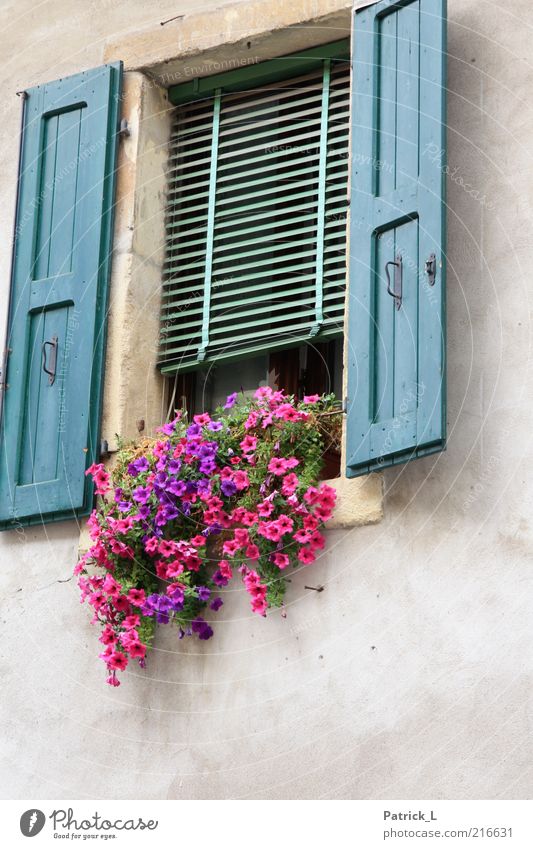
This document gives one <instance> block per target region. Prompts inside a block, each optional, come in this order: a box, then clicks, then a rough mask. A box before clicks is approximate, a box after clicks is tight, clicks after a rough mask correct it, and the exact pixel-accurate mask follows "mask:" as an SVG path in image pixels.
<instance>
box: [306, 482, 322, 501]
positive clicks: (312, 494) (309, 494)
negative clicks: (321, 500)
mask: <svg viewBox="0 0 533 849" xmlns="http://www.w3.org/2000/svg"><path fill="white" fill-rule="evenodd" d="M318 497H319V495H318V489H317V488H316V486H310V487H308V489H307V491H306V492H305V494H304V501H305V502H306V503H307V504H316V503H317V502H318Z"/></svg>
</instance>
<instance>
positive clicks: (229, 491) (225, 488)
mask: <svg viewBox="0 0 533 849" xmlns="http://www.w3.org/2000/svg"><path fill="white" fill-rule="evenodd" d="M220 489H221V491H222V493H223V495H225V496H226V497H227V498H230V497H231V496H232V495H235V493H236V492H237V487H236V486H235V484H234V483H233V481H229V480H224V481H222V483H221V484H220Z"/></svg>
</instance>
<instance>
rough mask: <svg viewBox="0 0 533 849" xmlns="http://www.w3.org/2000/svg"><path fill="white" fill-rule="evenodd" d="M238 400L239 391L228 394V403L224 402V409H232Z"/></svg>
mask: <svg viewBox="0 0 533 849" xmlns="http://www.w3.org/2000/svg"><path fill="white" fill-rule="evenodd" d="M236 400H237V393H236V392H232V393H231V395H228V397H227V398H226V403H225V404H224V409H225V410H231V408H232V407H233V406H234V404H235V402H236Z"/></svg>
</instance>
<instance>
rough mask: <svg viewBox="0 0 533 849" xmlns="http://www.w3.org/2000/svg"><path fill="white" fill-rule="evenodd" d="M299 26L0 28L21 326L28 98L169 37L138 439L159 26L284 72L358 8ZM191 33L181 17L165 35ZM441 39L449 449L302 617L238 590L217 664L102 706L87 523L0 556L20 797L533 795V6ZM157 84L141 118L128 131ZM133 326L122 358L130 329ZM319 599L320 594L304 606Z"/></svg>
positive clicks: (323, 573)
mask: <svg viewBox="0 0 533 849" xmlns="http://www.w3.org/2000/svg"><path fill="white" fill-rule="evenodd" d="M285 6H287V7H288V6H289V4H278V3H276V2H274V0H255V2H254V0H252V1H251V2H246V1H245V0H243V2H241V3H239V4H233V5H232V6H231V7H230V6H229V4H225V3H223V2H222V0H218V2H208V0H196V2H194V3H193V2H191V0H180V2H179V3H176V2H170V0H169V2H162V0H157V2H154V3H152V4H150V5H148V4H146V3H144V2H140V0H129V2H128V3H127V4H126V3H124V2H109V0H93V2H87V3H84V2H80V0H76V1H75V2H70V3H66V2H64V0H54V2H48V3H44V4H41V5H40V6H39V7H38V8H37V7H35V6H34V5H33V4H31V3H29V2H28V0H22V2H18V3H16V4H15V3H12V2H3V3H2V4H1V6H0V45H1V48H2V55H3V56H4V57H6V58H5V61H4V63H3V66H2V69H1V71H0V91H1V92H2V94H3V97H2V99H1V106H0V110H1V112H2V133H1V135H0V185H1V186H2V204H0V233H1V234H2V236H3V244H4V245H5V248H4V250H2V251H0V280H1V281H2V284H1V287H0V288H1V291H0V305H1V309H2V316H3V320H4V322H5V314H6V309H7V297H8V279H9V250H8V245H9V243H10V238H11V232H12V226H13V206H14V193H15V178H16V168H17V154H18V146H17V137H18V125H19V118H20V102H19V100H18V99H17V98H16V96H15V91H16V90H18V89H21V88H24V87H27V86H29V85H32V84H35V83H37V82H42V81H45V80H47V79H54V78H57V77H58V76H61V75H63V74H67V73H73V72H76V71H78V70H80V69H82V68H86V67H91V66H94V65H97V64H98V63H100V62H101V61H103V60H104V57H106V58H117V56H116V48H117V45H119V44H125V43H126V42H128V41H131V43H132V44H134V45H136V48H135V49H137V45H139V51H140V50H141V46H142V44H144V47H143V48H142V49H144V50H145V51H148V49H149V47H148V46H147V45H149V40H150V39H149V36H148V35H147V33H148V32H152V36H151V38H152V39H153V38H155V35H154V34H157V33H163V36H162V38H164V39H166V41H165V44H166V45H167V47H165V46H164V44H163V46H162V47H161V50H162V53H161V56H160V57H159V59H156V60H154V64H153V67H152V68H151V70H150V68H149V67H148V65H149V64H150V62H149V60H148V59H147V58H146V55H147V54H143V55H144V56H145V58H142V57H141V60H140V64H138V65H136V64H135V62H134V61H133V60H132V61H131V62H130V60H129V58H128V57H124V58H126V59H128V62H129V64H128V65H127V67H128V68H129V69H130V71H131V74H130V75H129V76H128V82H127V86H128V88H127V93H126V101H125V108H126V106H127V103H128V102H129V108H130V112H131V116H132V126H133V128H134V129H135V126H136V123H135V122H137V125H138V126H140V125H142V124H143V120H144V118H146V131H145V132H144V135H143V141H142V143H141V141H140V138H141V135H140V133H139V135H136V134H135V132H133V133H132V137H131V139H129V140H128V141H127V142H126V143H125V144H124V145H123V148H122V152H121V156H122V157H123V158H124V159H123V161H124V162H125V163H126V162H127V161H129V162H130V166H131V167H130V170H129V173H128V168H126V167H125V169H124V173H123V176H122V178H121V179H122V181H123V182H122V194H121V196H120V197H121V203H122V204H123V210H122V212H123V214H122V216H121V221H122V222H124V221H125V220H127V217H128V215H130V216H132V224H131V226H133V227H134V230H133V231H131V232H132V236H131V239H130V241H128V238H127V234H126V233H125V231H124V230H121V231H120V233H118V234H117V240H116V242H115V251H116V254H115V258H114V261H115V266H114V271H113V282H112V292H111V312H110V349H113V350H116V348H117V347H120V345H128V344H129V345H130V348H129V351H126V352H125V354H124V356H122V357H121V358H116V357H115V358H114V359H113V358H112V359H111V360H110V359H109V356H110V351H108V378H107V384H106V399H107V400H106V413H105V416H107V419H106V418H105V417H104V428H108V429H109V432H110V433H111V432H114V429H115V428H121V429H122V428H124V429H126V430H127V429H128V428H133V427H134V422H135V421H136V420H137V419H138V418H140V417H141V415H140V413H139V409H140V410H141V412H146V411H149V412H150V411H151V412H150V415H152V416H153V418H154V420H155V419H156V418H157V413H156V412H154V411H155V410H157V405H158V404H159V403H160V396H159V395H158V392H159V388H158V387H157V385H156V384H155V383H151V382H150V380H148V379H147V377H146V375H147V373H149V371H150V368H149V364H150V355H149V351H148V348H146V349H145V350H144V354H143V357H144V361H145V365H144V371H142V370H140V364H139V363H138V368H139V370H140V373H139V374H136V372H135V368H134V367H133V366H134V365H135V364H134V363H133V364H132V367H131V369H130V371H129V372H128V371H125V370H124V361H125V359H127V356H128V353H129V352H131V350H136V349H137V347H138V346H141V348H142V346H143V345H146V339H145V337H146V335H147V334H149V333H151V332H152V329H153V328H154V327H155V323H156V320H157V280H158V268H159V263H160V261H161V257H160V255H159V254H158V249H159V247H160V245H159V244H156V243H155V241H154V240H155V236H154V233H156V232H157V229H158V228H159V226H160V220H159V219H158V216H159V215H160V209H161V204H160V203H155V202H154V194H153V193H152V191H151V189H150V188H149V187H150V186H151V184H152V183H153V184H154V186H157V191H158V192H159V191H164V186H163V183H164V180H163V174H164V162H163V157H162V154H161V149H162V148H161V146H162V145H163V143H164V134H165V124H164V121H163V122H160V121H158V122H152V121H151V120H149V119H150V116H152V117H153V116H154V115H155V114H157V113H158V112H164V109H165V108H166V107H165V102H164V94H162V93H161V92H160V90H159V88H157V86H155V85H154V86H153V87H150V86H148V83H147V81H146V80H147V78H148V80H150V79H151V80H152V81H157V80H158V79H159V81H161V80H160V75H161V73H164V72H163V71H162V66H161V67H159V66H158V65H157V62H162V63H164V62H165V57H166V56H167V54H166V53H165V52H164V51H165V50H167V48H168V44H169V43H170V42H172V36H170V35H169V33H170V32H171V30H169V29H167V27H174V30H173V32H174V34H175V41H176V43H179V44H181V45H182V47H183V45H184V38H185V36H184V33H185V32H186V27H187V26H189V24H190V19H189V23H187V20H188V16H191V17H192V16H194V17H197V16H199V15H201V18H202V21H203V23H202V28H201V30H202V33H203V35H201V37H200V36H197V38H198V41H197V42H196V46H197V48H198V50H197V53H198V54H201V52H202V51H201V45H202V44H204V47H205V48H208V49H209V50H213V51H215V52H214V53H213V54H212V56H211V58H212V59H213V61H218V60H217V59H216V56H217V55H220V54H217V53H216V49H215V48H216V45H217V44H221V43H223V42H224V41H232V42H233V43H234V44H236V45H237V46H236V47H235V48H234V49H235V51H236V52H237V53H238V51H240V50H241V49H243V45H244V47H246V44H247V42H248V41H250V42H251V47H250V48H249V50H251V51H253V50H254V39H257V40H258V42H259V46H258V47H257V50H260V49H261V50H262V49H265V50H269V51H272V49H273V48H272V45H273V44H274V43H276V42H275V38H274V36H275V35H276V30H277V21H281V22H282V23H283V26H284V27H287V26H289V27H293V28H295V29H296V30H297V31H299V32H300V33H303V32H308V30H309V29H313V30H316V26H317V25H320V23H318V24H317V21H318V22H320V19H321V17H323V15H330V14H335V15H337V13H339V14H340V17H341V19H342V20H346V9H347V4H346V3H345V2H342V3H341V2H339V3H335V2H333V0H332V2H329V0H328V2H321V0H317V2H315V3H311V2H295V3H291V4H290V11H288V10H287V8H285ZM241 12H242V17H239V15H240V14H241ZM261 12H263V16H264V20H265V21H266V25H265V27H264V29H265V30H268V31H269V32H271V33H272V35H271V36H270V37H268V38H267V37H263V36H261V35H260V33H261V32H262V30H261V28H260V22H259V23H258V22H257V19H258V18H260V17H261ZM341 13H342V14H341ZM177 14H184V15H185V16H186V17H185V18H184V19H183V21H176V22H172V23H169V24H165V26H163V27H161V26H160V22H161V21H164V20H166V19H168V18H171V17H173V16H175V15H177ZM343 15H344V17H343ZM254 16H255V17H254ZM291 16H292V17H291ZM298 16H300V18H298ZM496 16H497V23H498V26H497V27H496V26H495V20H496ZM449 17H450V24H449V65H448V67H449V82H448V84H449V116H448V118H449V157H448V161H449V166H448V171H449V173H448V217H449V233H448V352H449V356H448V417H449V434H450V439H449V445H448V450H447V452H445V453H444V454H441V455H436V456H433V457H429V458H426V459H424V460H418V461H416V462H413V463H411V464H410V465H408V466H405V467H400V468H397V469H395V470H392V471H388V472H385V473H384V475H383V482H384V491H385V500H384V518H383V520H382V521H381V522H379V523H378V524H372V525H366V526H363V527H357V528H344V529H339V530H332V531H330V532H329V534H328V547H327V552H326V554H325V555H324V557H323V558H322V559H321V560H320V561H319V562H318V563H317V564H315V565H313V566H312V567H311V568H307V569H306V570H300V571H297V572H295V574H294V575H293V581H292V584H291V586H290V590H289V593H288V596H287V604H286V608H285V611H284V614H282V613H281V612H279V611H277V612H273V613H272V614H271V615H269V616H268V618H267V619H265V620H263V619H260V618H258V617H253V616H252V614H251V613H250V612H249V608H248V604H247V601H246V599H245V597H244V593H243V592H242V591H241V589H240V587H239V586H238V585H234V586H230V587H229V592H228V593H227V597H226V604H225V606H224V608H223V609H222V611H221V612H220V614H222V615H220V614H219V619H220V621H219V624H218V627H217V629H216V634H215V638H214V639H213V640H212V641H210V642H209V643H207V644H205V645H203V644H200V643H198V642H196V643H193V642H189V643H188V644H183V643H178V641H177V639H176V636H175V634H174V633H172V632H171V631H170V630H169V629H166V630H165V629H164V628H162V629H161V630H160V633H159V635H158V639H157V644H156V645H157V647H156V649H155V651H154V652H153V655H152V657H151V659H150V662H149V666H148V669H147V670H146V671H145V672H142V671H141V670H139V672H138V674H136V673H135V672H132V674H131V675H124V676H123V684H122V686H121V687H120V688H118V689H116V690H112V689H111V688H108V687H107V686H106V685H105V682H104V675H103V668H102V667H101V663H100V661H98V660H97V658H96V654H97V651H98V646H99V644H98V642H97V639H96V633H95V631H94V629H93V628H92V627H91V626H90V624H89V622H88V616H87V612H86V611H85V610H84V609H83V608H80V605H79V603H78V594H77V589H76V586H75V582H74V580H73V579H71V578H70V575H71V569H72V565H73V563H74V562H75V559H76V552H77V548H78V542H79V528H78V527H77V524H76V523H75V522H65V523H61V524H57V525H47V526H45V527H43V528H29V529H19V530H18V531H12V532H8V533H3V534H1V535H0V592H1V594H2V607H1V611H2V616H1V631H0V670H1V675H2V694H3V697H2V705H1V710H2V718H1V720H0V724H1V727H2V729H3V732H4V733H3V746H2V750H1V754H0V759H1V769H0V793H1V794H2V795H3V797H6V798H56V797H67V798H68V797H70V798H84V797H88V798H106V797H108V798H163V799H164V798H182V797H183V798H191V797H192V798H225V797H232V798H237V797H239V798H240V797H258V798H321V797H326V798H496V797H502V798H530V797H531V794H532V790H533V767H532V766H531V764H532V763H533V760H532V754H533V752H532V749H533V743H532V739H531V734H530V728H531V723H532V721H533V696H532V693H533V687H532V683H533V681H532V679H533V654H532V651H531V644H532V638H533V624H532V623H533V616H532V615H531V614H532V612H533V600H532V596H531V565H532V556H531V553H532V543H533V527H532V522H531V514H532V501H533V497H532V485H531V475H530V474H529V467H530V466H531V462H532V459H533V457H532V455H533V450H532V445H531V424H530V423H531V417H532V407H533V401H532V400H531V399H532V398H533V392H532V386H531V382H532V381H531V315H530V313H531V294H530V292H531V273H530V269H531V268H532V267H533V243H532V240H531V237H530V233H531V224H532V209H533V178H532V177H531V174H532V173H533V169H532V167H531V165H532V159H533V155H532V154H533V148H532V145H531V138H532V137H533V105H532V104H531V98H530V91H531V84H532V82H533V68H532V66H531V62H530V59H529V55H530V50H529V42H530V35H529V30H530V24H531V8H530V3H529V2H528V0H512V2H509V3H507V4H505V6H502V5H498V4H495V3H493V2H491V0H450V2H449ZM311 19H312V21H314V23H312V24H310V23H309V21H311ZM239 20H240V21H241V22H242V21H243V20H244V21H245V23H244V24H243V26H242V27H241V30H240V31H239V38H236V37H235V33H234V29H235V28H237V29H239ZM254 21H255V23H254ZM180 27H181V29H180ZM231 27H233V28H234V29H233V30H232V29H231ZM158 28H159V29H158ZM184 28H185V29H184ZM197 31H198V32H200V28H198V30H197ZM278 34H279V33H278ZM230 36H231V37H230ZM191 37H192V36H191ZM309 37H311V38H315V37H316V31H313V32H312V33H311V36H309V35H307V36H305V38H306V39H308V38H309ZM336 37H337V34H336V35H335V38H336ZM202 38H203V39H204V41H203V42H202ZM180 39H181V41H180ZM322 40H332V39H331V38H324V39H322ZM237 42H239V44H237ZM314 43H319V42H317V41H315V42H314ZM246 49H248V48H246ZM167 52H168V51H167ZM283 52H284V50H283V49H282V50H280V53H283ZM154 55H155V54H154ZM239 55H240V54H239ZM271 55H275V54H271ZM191 61H192V59H191ZM194 61H196V60H194ZM141 67H142V68H143V69H144V72H145V73H144V75H142V76H141V74H140V73H139V68H141ZM186 67H187V66H186V65H183V66H182V71H183V69H184V68H186ZM174 72H176V70H175V71H174ZM158 75H159V76H158ZM147 86H148V89H149V90H148V92H146V87H147ZM143 87H144V88H145V94H146V93H147V96H146V97H145V98H144V99H143V101H142V102H143V104H144V107H143V108H144V109H145V110H146V111H145V112H144V113H142V112H139V113H138V114H137V115H136V114H135V113H136V109H137V108H138V107H137V106H136V103H137V102H138V101H137V100H136V92H137V93H138V92H139V91H140V90H141V89H142V88H143ZM128 93H129V95H131V98H130V100H129V101H128V100H127V98H128ZM150 145H152V153H151V155H149V154H148V153H146V155H144V152H145V151H149V150H150ZM140 146H141V148H142V149H141V153H142V154H143V155H142V156H141V157H140V158H139V149H140ZM137 203H141V204H142V203H144V204H147V205H148V206H149V208H152V207H150V204H152V203H153V215H152V214H150V213H149V214H147V215H144V217H142V216H141V218H142V221H143V222H144V223H143V224H142V226H139V227H138V228H137V229H135V228H136V224H135V222H137V221H138V220H139V216H136V211H135V208H134V207H135V204H137ZM150 222H151V223H150ZM151 227H153V231H152V230H151ZM143 287H145V289H144V290H143ZM141 293H142V294H141ZM145 320H146V332H143V331H144V330H145V328H144V327H143V322H144V321H145ZM127 321H131V323H132V333H133V336H132V339H131V340H130V342H129V343H128V342H126V341H124V337H123V335H121V334H120V333H119V332H118V328H119V327H120V325H121V324H123V323H124V322H127ZM119 339H120V340H122V341H120V342H119V341H117V340H119ZM123 353H124V352H123ZM135 380H138V387H139V392H140V393H144V394H143V398H142V400H141V401H140V403H139V406H137V401H136V400H135V399H136V396H135V394H133V395H132V393H131V387H132V384H133V382H134V381H135ZM154 380H155V378H154ZM133 385H134V384H133ZM117 395H118V396H120V397H121V399H122V400H121V401H120V403H118V404H115V405H113V403H112V399H113V398H115V397H116V396H117ZM110 399H111V400H110ZM148 418H149V416H148ZM318 584H322V585H323V586H324V587H325V589H324V591H323V592H320V593H318V592H316V591H314V590H310V589H306V586H317V585H318Z"/></svg>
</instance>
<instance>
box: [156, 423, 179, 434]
mask: <svg viewBox="0 0 533 849" xmlns="http://www.w3.org/2000/svg"><path fill="white" fill-rule="evenodd" d="M158 429H159V430H160V431H161V433H165V434H166V435H167V436H172V434H173V433H174V431H175V430H176V422H167V423H166V424H164V425H163V427H160V428H158Z"/></svg>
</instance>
